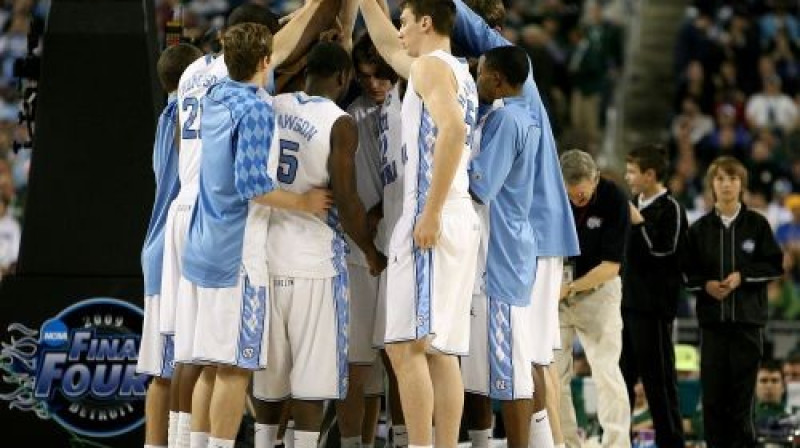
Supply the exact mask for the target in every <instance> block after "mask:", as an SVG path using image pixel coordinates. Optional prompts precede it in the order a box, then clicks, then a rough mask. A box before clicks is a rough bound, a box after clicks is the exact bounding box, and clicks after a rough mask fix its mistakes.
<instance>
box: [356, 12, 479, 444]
mask: <svg viewBox="0 0 800 448" xmlns="http://www.w3.org/2000/svg"><path fill="white" fill-rule="evenodd" d="M361 10H362V12H363V14H364V18H365V20H366V23H367V29H368V30H369V33H370V35H371V36H372V39H373V41H374V42H375V45H376V47H377V48H378V50H379V51H380V52H381V55H383V56H384V59H385V60H386V61H387V62H389V64H390V65H391V66H392V67H393V68H394V69H395V72H397V73H398V75H400V76H402V77H405V78H407V79H408V87H407V89H406V94H405V98H404V100H403V112H402V115H403V117H402V122H403V146H404V148H405V151H406V155H407V157H408V161H407V163H406V165H405V169H406V172H405V179H404V181H405V187H404V203H403V213H402V216H401V217H400V220H399V221H398V223H397V225H396V226H395V228H394V230H393V232H392V239H391V243H390V250H389V252H390V254H389V255H390V259H391V264H390V265H389V267H388V274H387V288H386V291H387V297H386V302H387V304H389V303H391V304H392V306H390V307H387V317H386V336H385V339H386V342H387V344H388V345H387V346H386V349H387V353H388V354H389V357H390V358H391V361H392V365H393V367H394V368H395V372H396V374H397V378H398V382H399V386H400V399H401V401H402V403H403V411H404V412H403V413H404V416H405V419H406V424H407V425H408V435H409V442H410V443H409V446H432V440H431V439H432V434H431V432H432V421H433V420H434V419H435V420H436V442H435V443H436V446H442V447H450V446H455V445H456V443H457V441H458V428H459V423H460V420H461V411H462V407H463V399H464V388H463V385H462V382H461V373H460V371H459V366H458V359H457V357H456V356H457V355H464V354H466V353H467V351H468V348H469V305H470V297H471V289H472V288H471V286H472V285H471V282H472V280H473V279H474V275H475V268H476V266H475V264H476V262H477V250H478V243H479V239H480V235H479V233H480V232H479V226H480V224H479V222H478V218H477V215H476V214H475V209H474V208H473V206H472V203H471V201H470V199H469V192H468V188H469V179H468V176H467V170H466V167H467V162H468V160H469V144H470V140H471V136H472V127H473V125H474V123H475V118H476V117H475V113H476V112H475V109H476V107H477V100H478V98H477V93H476V88H475V83H474V81H473V80H472V78H471V76H470V74H469V70H468V67H467V65H466V63H463V62H460V61H459V60H457V59H456V58H454V57H453V56H452V55H451V54H450V37H449V36H450V31H451V28H452V20H453V16H454V14H455V6H454V5H453V3H452V1H449V0H409V1H408V2H406V3H405V4H404V8H403V11H402V14H401V16H400V21H401V26H400V32H399V35H398V33H397V32H396V31H395V30H394V28H393V27H392V25H391V22H390V21H389V19H388V18H387V17H386V16H385V15H384V14H383V13H382V11H381V9H380V7H379V6H378V4H377V3H376V1H375V0H362V1H361ZM434 414H435V415H434Z"/></svg>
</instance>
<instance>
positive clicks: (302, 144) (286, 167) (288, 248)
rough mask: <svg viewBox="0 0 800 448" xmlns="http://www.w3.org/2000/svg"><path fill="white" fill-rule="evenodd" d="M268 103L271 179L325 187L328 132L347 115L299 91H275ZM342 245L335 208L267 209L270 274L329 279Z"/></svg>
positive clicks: (288, 185) (299, 189) (284, 185)
mask: <svg viewBox="0 0 800 448" xmlns="http://www.w3.org/2000/svg"><path fill="white" fill-rule="evenodd" d="M272 105H273V107H274V109H275V129H276V131H277V132H276V135H277V138H278V139H279V144H278V145H279V151H280V160H279V165H278V173H277V176H276V177H277V179H276V180H277V181H278V184H279V185H280V188H281V189H282V190H286V191H291V192H293V193H304V192H306V191H308V190H310V189H311V188H328V187H329V184H330V173H329V172H328V156H329V155H330V152H331V143H330V142H331V130H332V128H333V124H334V123H335V122H336V120H338V119H339V117H341V116H343V115H346V114H347V113H346V112H345V111H343V110H342V109H340V108H339V106H337V105H336V103H334V102H333V101H331V100H329V99H327V98H322V97H317V96H308V95H306V94H305V93H303V92H296V93H286V94H282V95H278V96H276V97H274V98H273V101H272ZM273 148H274V145H273ZM345 248H346V245H345V244H344V239H343V235H342V233H341V231H340V226H339V222H338V216H337V212H336V209H335V208H331V210H330V211H329V212H328V216H327V217H325V218H320V217H317V216H312V215H310V214H308V213H302V212H294V211H289V210H283V209H273V210H272V214H271V215H270V220H269V235H268V237H267V260H268V263H269V271H270V275H279V276H288V277H304V278H328V277H333V276H335V275H337V274H338V268H339V267H340V266H341V263H343V262H344V256H345V251H346V249H345Z"/></svg>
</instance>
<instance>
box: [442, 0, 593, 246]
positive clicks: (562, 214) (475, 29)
mask: <svg viewBox="0 0 800 448" xmlns="http://www.w3.org/2000/svg"><path fill="white" fill-rule="evenodd" d="M454 1H455V4H456V20H455V28H454V30H453V35H452V37H453V42H455V43H456V44H457V45H458V47H459V48H461V49H463V50H464V51H466V52H467V54H468V55H469V56H473V57H478V56H480V55H482V54H483V53H485V52H487V51H489V50H491V49H493V48H497V47H504V46H507V45H511V43H510V42H509V41H507V40H506V39H505V38H504V37H503V36H502V35H501V34H500V33H499V32H497V30H494V29H492V28H490V27H489V26H488V25H487V24H486V22H484V20H483V19H482V18H481V17H480V16H479V15H477V14H475V12H474V11H472V10H471V9H470V8H469V7H468V6H467V5H465V4H464V2H463V1H462V0H454ZM529 63H530V61H529ZM522 97H523V98H524V99H525V103H526V104H527V107H528V110H529V112H530V114H531V116H532V117H533V119H534V120H538V121H539V122H540V129H541V130H542V132H541V137H540V138H539V142H538V144H537V145H538V149H537V151H536V160H535V161H534V164H533V167H534V168H533V169H534V170H535V173H534V174H533V178H534V187H533V188H534V190H533V206H532V207H531V210H530V213H531V220H532V222H533V228H534V234H535V236H536V241H537V245H538V250H537V256H539V257H571V256H576V255H578V254H580V247H579V244H578V233H577V232H576V230H575V220H574V219H573V217H572V208H571V207H570V205H569V199H568V198H567V192H566V189H565V188H564V179H563V177H562V175H561V165H560V164H559V162H558V151H557V147H556V142H555V138H554V137H553V130H552V128H551V126H550V119H549V118H548V116H547V111H546V110H545V108H544V105H543V103H542V98H541V96H540V95H539V90H538V88H537V87H536V83H535V82H534V81H533V71H532V70H531V71H529V73H528V79H526V80H525V84H524V85H523V90H522Z"/></svg>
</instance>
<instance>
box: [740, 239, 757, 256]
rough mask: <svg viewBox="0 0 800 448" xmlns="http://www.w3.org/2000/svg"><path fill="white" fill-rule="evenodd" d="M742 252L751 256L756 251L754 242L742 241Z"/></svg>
mask: <svg viewBox="0 0 800 448" xmlns="http://www.w3.org/2000/svg"><path fill="white" fill-rule="evenodd" d="M742 250H743V251H745V253H748V254H752V253H753V251H754V250H756V242H755V241H753V240H750V239H747V240H744V241H742Z"/></svg>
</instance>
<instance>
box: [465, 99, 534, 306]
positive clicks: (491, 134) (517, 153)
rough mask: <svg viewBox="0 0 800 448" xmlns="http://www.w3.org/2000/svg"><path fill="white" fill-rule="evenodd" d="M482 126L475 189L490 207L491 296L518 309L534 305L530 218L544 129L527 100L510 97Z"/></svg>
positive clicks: (488, 282) (474, 171)
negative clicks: (539, 147) (537, 161)
mask: <svg viewBox="0 0 800 448" xmlns="http://www.w3.org/2000/svg"><path fill="white" fill-rule="evenodd" d="M501 102H502V105H501V106H500V107H499V108H497V109H494V110H493V111H491V112H489V115H487V116H486V119H485V121H484V122H483V126H482V133H481V141H480V151H479V152H478V154H477V155H476V156H475V157H474V158H473V159H472V160H471V161H470V166H469V171H470V179H469V188H470V191H472V194H473V195H475V196H476V197H477V198H478V199H480V200H481V202H483V203H484V204H486V205H488V206H489V222H490V225H489V229H490V231H489V245H488V253H487V257H486V293H487V295H488V296H489V297H491V298H493V299H497V300H501V301H503V302H506V303H508V304H511V305H515V306H525V305H528V304H530V302H531V291H532V289H533V281H534V278H535V273H536V255H537V241H536V236H535V235H534V230H533V225H532V222H531V219H530V211H531V207H532V206H533V191H534V183H535V180H534V178H533V176H531V173H532V172H533V171H534V163H535V159H536V151H537V150H538V142H539V141H540V140H541V138H540V137H541V133H542V130H541V128H539V125H538V123H537V122H536V121H535V120H534V119H533V118H532V117H531V114H530V112H529V111H528V108H527V105H526V102H525V99H524V98H523V97H521V96H518V97H511V98H504V99H502V100H501Z"/></svg>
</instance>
